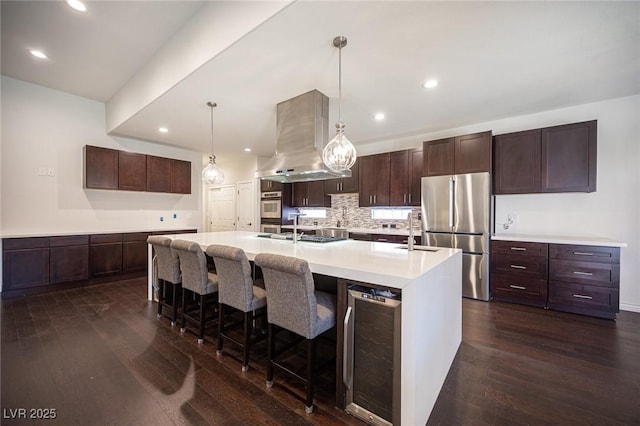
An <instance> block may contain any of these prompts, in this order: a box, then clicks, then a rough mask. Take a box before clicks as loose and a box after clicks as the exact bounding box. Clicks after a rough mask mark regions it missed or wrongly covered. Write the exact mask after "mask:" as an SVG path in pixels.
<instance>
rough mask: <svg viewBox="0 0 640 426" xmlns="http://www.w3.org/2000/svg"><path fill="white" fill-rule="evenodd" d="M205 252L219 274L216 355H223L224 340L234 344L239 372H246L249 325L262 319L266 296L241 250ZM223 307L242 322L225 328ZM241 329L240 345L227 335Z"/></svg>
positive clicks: (217, 247) (219, 248) (212, 248)
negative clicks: (239, 350) (237, 348)
mask: <svg viewBox="0 0 640 426" xmlns="http://www.w3.org/2000/svg"><path fill="white" fill-rule="evenodd" d="M206 251H207V254H208V255H209V256H211V257H212V258H213V261H214V263H215V264H216V271H217V273H218V349H217V351H216V353H217V354H218V355H222V347H223V343H224V340H228V341H230V342H233V343H235V344H236V345H238V346H240V347H241V348H242V349H243V359H242V371H247V370H249V350H250V348H251V331H252V329H253V327H252V324H253V322H254V321H255V319H256V318H258V317H259V316H264V309H263V308H264V307H265V306H266V304H267V292H266V291H265V289H264V288H261V287H260V286H259V285H256V284H257V282H254V280H253V278H252V276H251V265H250V264H249V259H247V255H246V254H245V253H244V250H242V249H240V248H236V247H229V246H223V245H217V244H212V245H210V246H208V247H207V250H206ZM258 281H262V280H258ZM225 307H231V308H234V309H237V310H238V311H240V312H243V313H244V315H243V320H242V321H235V322H232V323H230V324H225V318H224V312H225ZM260 309H261V310H262V311H263V313H262V314H261V315H259V314H257V311H258V310H260ZM240 325H242V326H243V329H244V335H243V341H239V340H237V339H235V338H233V337H231V336H230V335H229V334H227V331H229V330H231V329H233V328H236V327H238V326H240ZM257 340H260V339H256V341H257Z"/></svg>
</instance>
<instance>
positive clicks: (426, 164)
mask: <svg viewBox="0 0 640 426" xmlns="http://www.w3.org/2000/svg"><path fill="white" fill-rule="evenodd" d="M491 145H492V140H491V132H490V131H488V132H480V133H473V134H469V135H462V136H456V137H453V138H446V139H438V140H434V141H426V142H424V143H423V148H422V149H423V156H424V159H423V176H443V175H453V174H461V173H478V172H490V171H491Z"/></svg>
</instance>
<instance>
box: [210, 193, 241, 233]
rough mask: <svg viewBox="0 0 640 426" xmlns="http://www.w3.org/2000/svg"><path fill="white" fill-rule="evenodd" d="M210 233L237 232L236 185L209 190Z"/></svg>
mask: <svg viewBox="0 0 640 426" xmlns="http://www.w3.org/2000/svg"><path fill="white" fill-rule="evenodd" d="M208 194H209V196H208V199H209V202H208V210H209V215H208V217H209V221H208V222H209V223H208V228H209V229H208V231H209V232H218V231H235V229H236V187H235V185H228V186H220V187H215V188H209V193H208Z"/></svg>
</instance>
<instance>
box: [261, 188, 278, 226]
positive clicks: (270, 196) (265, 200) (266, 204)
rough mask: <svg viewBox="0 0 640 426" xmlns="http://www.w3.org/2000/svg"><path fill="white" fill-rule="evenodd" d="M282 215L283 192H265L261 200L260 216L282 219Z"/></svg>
mask: <svg viewBox="0 0 640 426" xmlns="http://www.w3.org/2000/svg"><path fill="white" fill-rule="evenodd" d="M281 215H282V192H280V191H274V192H263V193H262V199H261V200H260V218H262V219H280V217H281Z"/></svg>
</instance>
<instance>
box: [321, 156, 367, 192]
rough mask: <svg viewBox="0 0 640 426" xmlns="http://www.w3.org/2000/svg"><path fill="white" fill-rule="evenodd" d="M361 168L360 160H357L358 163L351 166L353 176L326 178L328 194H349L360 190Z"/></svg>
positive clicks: (325, 183) (325, 187)
mask: <svg viewBox="0 0 640 426" xmlns="http://www.w3.org/2000/svg"><path fill="white" fill-rule="evenodd" d="M359 170H360V162H359V160H356V163H355V164H354V165H353V167H351V177H348V178H338V179H327V180H325V181H324V192H325V193H326V194H349V193H354V192H358V180H359V178H358V175H359Z"/></svg>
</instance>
